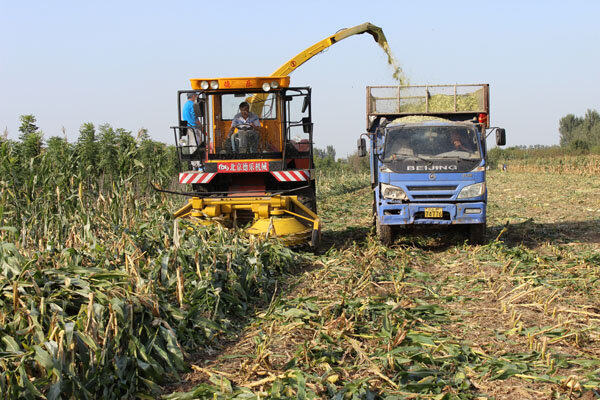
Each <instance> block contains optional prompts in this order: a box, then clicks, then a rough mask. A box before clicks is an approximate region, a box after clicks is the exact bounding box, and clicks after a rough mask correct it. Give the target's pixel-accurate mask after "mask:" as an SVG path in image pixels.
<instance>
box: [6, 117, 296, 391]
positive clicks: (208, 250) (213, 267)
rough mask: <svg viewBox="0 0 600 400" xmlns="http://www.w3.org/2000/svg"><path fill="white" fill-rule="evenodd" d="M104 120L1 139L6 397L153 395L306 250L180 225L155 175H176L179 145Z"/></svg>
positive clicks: (163, 179) (162, 178)
mask: <svg viewBox="0 0 600 400" xmlns="http://www.w3.org/2000/svg"><path fill="white" fill-rule="evenodd" d="M100 131H101V132H100V135H99V136H100V138H101V139H105V140H96V136H95V130H94V127H93V125H91V124H86V125H84V126H83V127H82V140H80V141H79V142H78V143H77V144H75V145H73V144H70V143H68V142H67V141H66V140H63V139H61V138H52V139H51V140H49V142H48V147H46V148H44V149H43V150H42V151H41V152H40V153H39V154H37V155H34V156H33V157H31V158H30V159H29V160H25V161H24V159H23V158H22V157H20V156H19V155H20V151H19V149H20V146H21V145H22V143H19V142H9V141H5V142H3V143H1V144H0V172H1V176H2V177H3V178H2V180H1V181H0V398H31V399H33V398H39V397H46V398H49V399H55V398H108V399H110V398H132V397H142V398H143V397H148V396H152V397H151V398H153V396H155V395H156V392H157V391H158V384H160V383H164V382H165V379H169V378H172V377H176V376H177V374H178V373H179V372H181V371H183V370H185V364H184V357H185V355H186V353H187V352H188V351H190V349H192V348H194V349H195V348H198V347H202V346H208V345H209V344H210V343H211V342H212V341H213V340H214V339H215V337H216V336H217V335H218V334H219V333H220V332H223V331H225V330H227V329H228V328H229V327H230V326H231V324H232V322H231V321H232V319H233V318H235V317H236V316H240V315H242V314H243V313H245V312H246V311H247V309H248V307H249V306H250V304H251V302H252V301H256V300H257V299H263V300H264V301H267V300H268V299H269V298H270V297H269V294H270V291H271V289H272V287H273V286H274V282H275V280H276V278H277V276H278V275H279V274H280V272H281V270H283V269H286V268H288V267H289V266H290V265H292V264H293V263H295V262H296V256H295V255H294V254H293V253H292V252H290V251H289V250H288V249H287V248H284V247H282V246H281V245H280V244H278V243H276V242H259V241H254V240H250V239H248V238H246V237H244V236H242V235H241V234H240V233H236V232H233V233H231V232H227V231H224V230H222V229H220V228H198V227H195V226H192V225H187V224H183V223H182V224H183V225H182V226H181V227H176V228H175V230H176V231H177V234H175V230H174V227H175V225H174V224H173V220H172V217H171V214H170V210H172V209H174V208H175V207H174V205H173V204H172V203H173V201H174V199H171V198H168V197H166V196H164V195H161V194H158V193H155V192H153V191H152V190H151V188H150V185H149V182H150V180H152V181H155V182H159V183H160V184H163V185H168V184H169V182H170V181H171V179H172V176H173V175H174V169H175V168H174V167H175V164H174V159H175V157H174V152H173V149H172V148H170V147H167V146H165V145H162V144H160V143H156V142H153V141H151V140H149V139H148V138H147V137H144V136H143V135H141V137H140V138H138V140H136V139H134V138H133V137H132V136H131V134H130V133H128V132H126V131H123V130H112V128H110V127H109V126H102V127H101V129H100ZM109 139H110V140H109ZM174 235H176V237H177V238H176V240H174V239H173V238H174Z"/></svg>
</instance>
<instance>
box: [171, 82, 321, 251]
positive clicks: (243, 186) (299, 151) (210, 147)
mask: <svg viewBox="0 0 600 400" xmlns="http://www.w3.org/2000/svg"><path fill="white" fill-rule="evenodd" d="M289 83H290V78H289V77H288V76H270V77H245V78H217V79H191V87H192V90H182V91H179V92H178V121H179V124H178V126H174V127H172V129H173V131H174V135H175V141H176V143H177V152H178V155H179V161H180V167H181V169H180V170H181V173H180V174H179V183H181V184H187V185H190V186H189V187H191V191H189V193H190V194H191V198H190V199H189V200H188V203H187V204H186V205H185V206H183V207H182V208H181V209H180V210H178V211H177V212H176V213H175V217H188V218H193V219H195V220H197V221H198V222H199V223H202V224H212V223H222V224H224V225H226V226H243V225H250V226H249V227H248V228H247V231H248V232H249V233H251V234H255V235H263V236H278V237H280V238H281V239H282V240H283V241H284V242H285V243H286V244H288V245H299V244H302V243H306V242H310V244H311V246H313V247H316V246H317V245H318V242H319V240H320V232H321V227H320V221H319V218H318V217H317V214H316V192H315V179H314V164H313V137H312V135H313V132H312V115H311V98H310V96H311V91H310V88H309V87H290V86H289ZM190 93H191V94H195V96H188V94H190ZM190 97H191V100H190V99H189V98H190ZM194 99H195V101H194ZM186 101H193V105H192V106H193V109H194V114H195V116H196V117H197V120H196V121H195V124H194V125H191V124H188V123H187V121H185V120H184V119H183V117H182V111H183V109H184V107H185V103H186ZM187 107H188V108H189V107H190V105H189V104H188V105H187ZM244 108H245V109H246V113H245V114H244V115H242V113H241V110H242V109H244Z"/></svg>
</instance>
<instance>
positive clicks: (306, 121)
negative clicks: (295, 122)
mask: <svg viewBox="0 0 600 400" xmlns="http://www.w3.org/2000/svg"><path fill="white" fill-rule="evenodd" d="M312 127H313V124H312V122H310V118H308V117H304V118H302V130H303V131H304V133H312Z"/></svg>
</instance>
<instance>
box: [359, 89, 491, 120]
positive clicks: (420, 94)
mask: <svg viewBox="0 0 600 400" xmlns="http://www.w3.org/2000/svg"><path fill="white" fill-rule="evenodd" d="M367 99H368V104H367V107H368V110H367V111H368V113H369V114H416V113H423V114H440V113H455V112H472V113H477V112H486V99H485V86H484V85H438V86H374V87H369V88H367Z"/></svg>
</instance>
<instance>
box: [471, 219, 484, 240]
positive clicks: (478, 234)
mask: <svg viewBox="0 0 600 400" xmlns="http://www.w3.org/2000/svg"><path fill="white" fill-rule="evenodd" d="M469 242H470V243H471V244H483V243H484V242H485V223H483V224H473V225H470V226H469Z"/></svg>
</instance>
